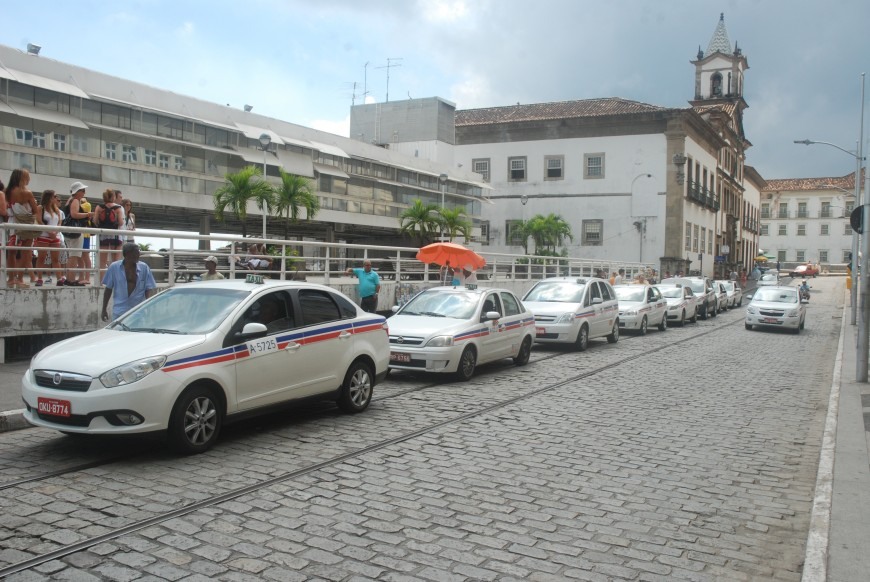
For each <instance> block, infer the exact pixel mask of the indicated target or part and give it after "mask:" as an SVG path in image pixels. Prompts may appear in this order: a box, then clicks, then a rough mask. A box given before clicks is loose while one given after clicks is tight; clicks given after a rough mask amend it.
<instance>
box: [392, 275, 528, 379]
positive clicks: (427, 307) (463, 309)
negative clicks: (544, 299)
mask: <svg viewBox="0 0 870 582" xmlns="http://www.w3.org/2000/svg"><path fill="white" fill-rule="evenodd" d="M393 309H394V311H395V312H396V314H395V315H393V316H392V317H391V318H390V319H389V324H390V368H391V369H396V370H406V371H416V372H436V373H442V374H443V373H449V374H453V375H455V376H456V377H457V378H458V379H459V380H468V379H470V378H471V377H472V375H474V370H475V368H476V367H477V365H478V364H483V363H485V362H492V361H495V360H499V359H502V358H513V360H514V363H515V364H516V365H518V366H524V365H526V364H527V363H528V361H529V356H530V354H531V350H532V341H534V338H535V317H534V315H532V313H531V312H530V311H529V310H528V309H526V308H525V306H524V305H523V304H522V302H521V301H520V300H519V299H517V297H516V296H515V295H514V294H513V293H512V292H510V291H508V290H507V289H492V288H487V289H483V288H477V287H476V286H474V285H469V286H468V287H433V288H431V289H426V290H425V291H421V292H420V293H418V294H417V295H415V296H414V297H413V298H412V299H411V300H410V301H409V302H408V303H406V304H405V305H403V306H402V307H401V308H398V307H394V308H393Z"/></svg>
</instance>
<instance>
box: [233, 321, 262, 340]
mask: <svg viewBox="0 0 870 582" xmlns="http://www.w3.org/2000/svg"><path fill="white" fill-rule="evenodd" d="M239 335H240V336H241V337H244V338H248V337H254V336H257V335H266V326H265V325H263V324H262V323H246V324H245V327H243V328H242V331H241V332H240V333H239Z"/></svg>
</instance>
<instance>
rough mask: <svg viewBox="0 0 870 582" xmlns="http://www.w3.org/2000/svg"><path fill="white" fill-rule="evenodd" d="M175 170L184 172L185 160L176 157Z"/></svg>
mask: <svg viewBox="0 0 870 582" xmlns="http://www.w3.org/2000/svg"><path fill="white" fill-rule="evenodd" d="M175 169H176V170H183V169H184V158H182V157H179V156H175Z"/></svg>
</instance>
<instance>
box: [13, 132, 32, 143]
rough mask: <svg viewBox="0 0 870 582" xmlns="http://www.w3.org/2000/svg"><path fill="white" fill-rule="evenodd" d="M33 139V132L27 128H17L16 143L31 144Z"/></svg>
mask: <svg viewBox="0 0 870 582" xmlns="http://www.w3.org/2000/svg"><path fill="white" fill-rule="evenodd" d="M32 141H33V132H32V131H29V130H26V129H16V130H15V145H23V146H29V145H30V143H31V142H32Z"/></svg>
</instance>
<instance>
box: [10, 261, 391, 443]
mask: <svg viewBox="0 0 870 582" xmlns="http://www.w3.org/2000/svg"><path fill="white" fill-rule="evenodd" d="M248 279H249V280H248V281H244V280H239V281H214V282H212V281H208V282H202V283H194V284H191V285H184V286H178V287H173V288H171V289H168V290H166V291H163V292H162V293H159V294H157V295H155V296H154V297H152V298H151V299H149V300H148V301H146V302H144V303H142V304H141V305H139V306H137V307H136V308H135V309H133V310H131V311H129V312H127V313H126V314H124V315H123V316H121V317H120V318H118V319H117V320H115V321H113V322H112V323H111V324H109V325H108V326H107V327H106V328H104V329H101V330H98V331H94V332H91V333H88V334H85V335H81V336H77V337H74V338H71V339H68V340H65V341H62V342H58V343H56V344H54V345H51V346H49V347H47V348H45V349H44V350H42V351H41V352H39V354H37V355H36V357H34V358H33V361H32V362H31V365H30V369H28V370H27V372H26V373H25V374H24V377H23V379H22V388H21V393H22V397H23V399H24V402H25V405H26V410H25V412H24V418H25V419H26V420H27V421H28V422H29V423H31V424H34V425H36V426H42V427H47V428H53V429H56V430H59V431H61V432H65V433H76V434H87V435H92V434H101V435H120V434H134V433H146V432H153V431H167V435H168V437H169V440H170V443H171V444H172V445H173V446H174V447H175V448H176V449H178V450H179V451H181V452H185V453H201V452H203V451H205V450H207V449H208V448H210V447H211V446H212V445H214V443H215V441H216V440H217V438H218V436H219V434H220V431H221V427H222V425H223V424H224V423H225V422H227V421H229V420H231V419H234V418H237V417H241V416H242V415H249V414H251V413H256V412H262V411H265V410H268V409H269V408H270V407H274V406H276V405H279V404H284V403H287V402H290V401H294V400H301V399H310V398H314V399H330V400H335V401H336V403H337V404H338V406H339V407H340V408H341V409H343V410H345V411H347V412H361V411H363V410H365V409H366V407H368V405H369V402H370V401H371V397H372V390H373V388H374V387H375V385H376V384H377V383H378V382H379V381H380V380H381V379H383V378H384V377H385V376H386V374H387V370H388V367H387V366H388V362H389V357H390V349H389V343H388V340H387V322H386V319H384V317H383V316H380V315H376V314H371V313H365V312H364V311H362V310H361V309H360V308H358V307H357V306H356V305H355V304H354V303H353V302H352V301H351V300H350V299H348V298H347V297H346V296H345V295H343V294H341V293H339V292H338V291H335V290H334V289H330V288H329V287H325V286H323V285H315V284H308V283H293V282H287V281H280V282H279V281H270V282H265V283H264V282H263V279H262V278H261V277H249V278H248Z"/></svg>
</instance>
